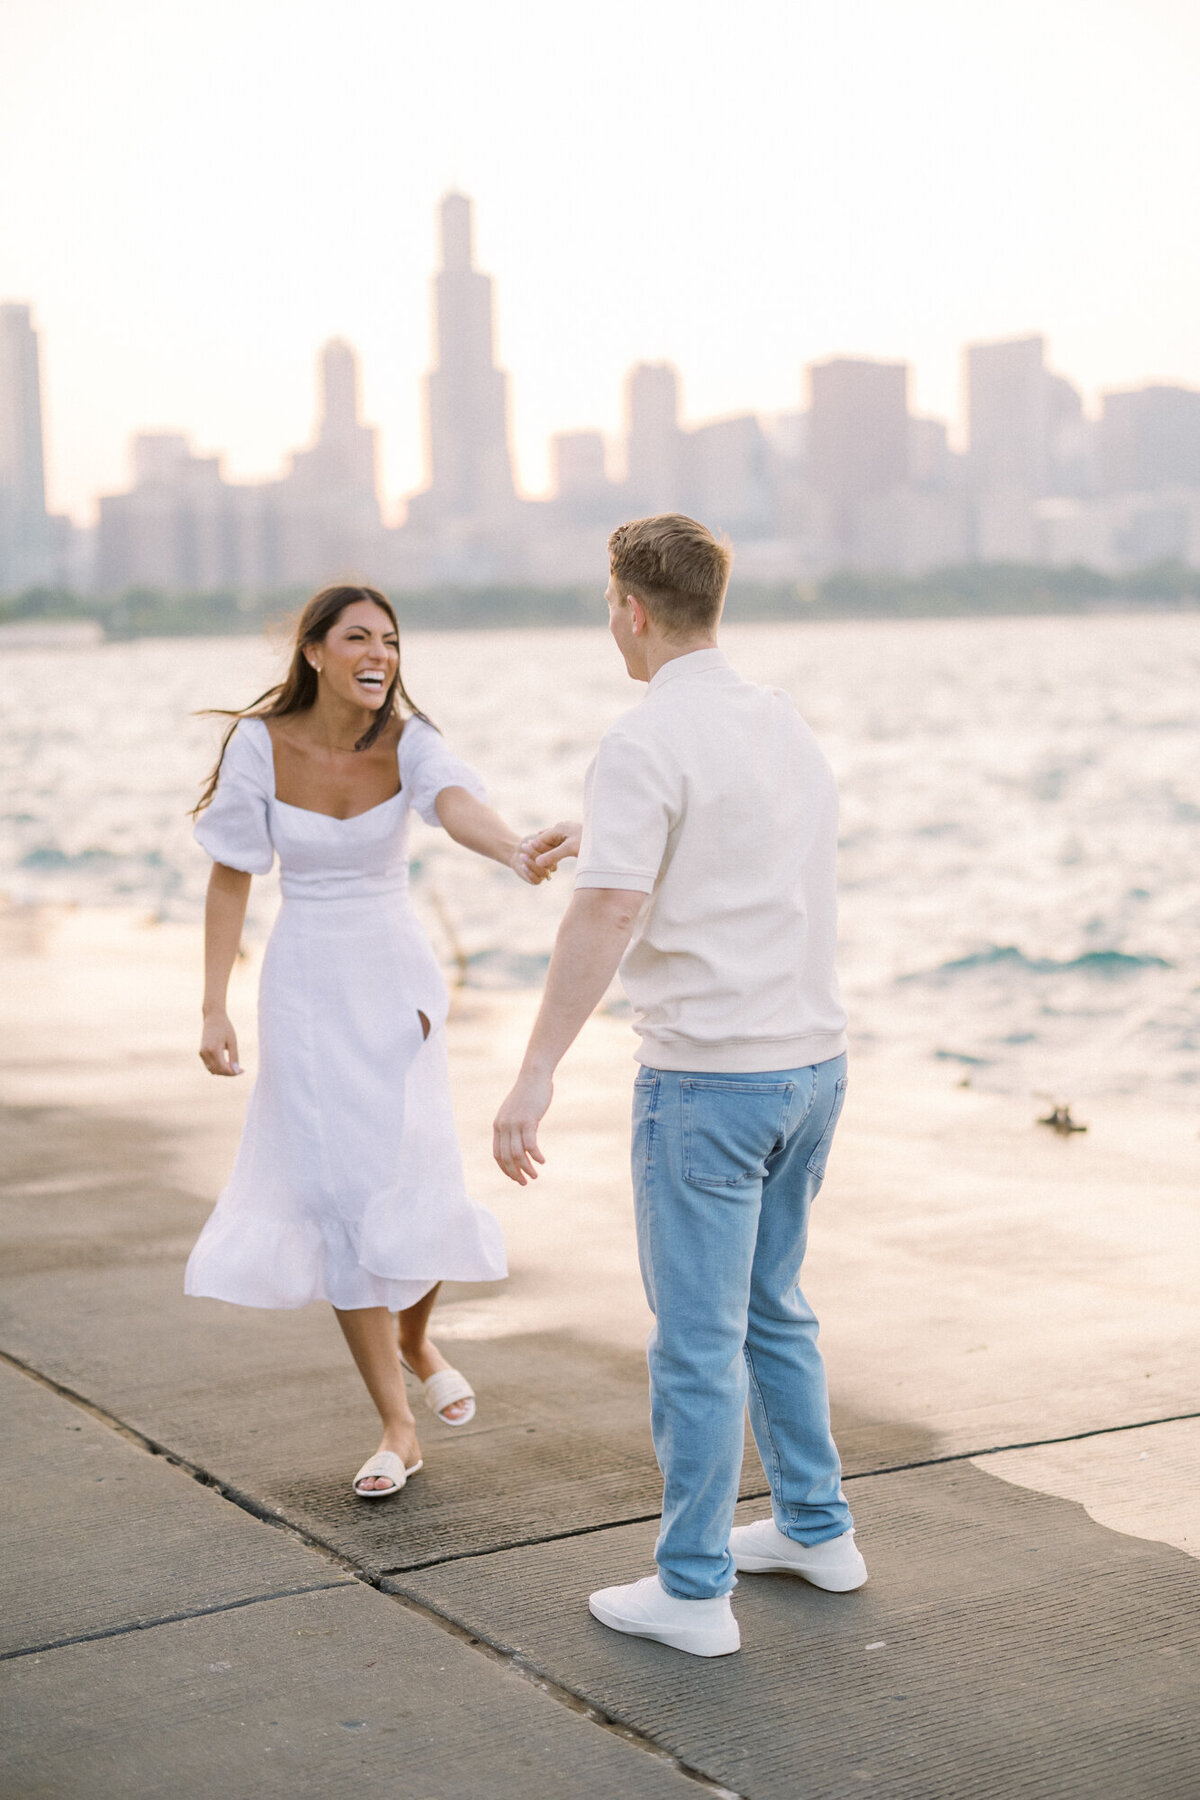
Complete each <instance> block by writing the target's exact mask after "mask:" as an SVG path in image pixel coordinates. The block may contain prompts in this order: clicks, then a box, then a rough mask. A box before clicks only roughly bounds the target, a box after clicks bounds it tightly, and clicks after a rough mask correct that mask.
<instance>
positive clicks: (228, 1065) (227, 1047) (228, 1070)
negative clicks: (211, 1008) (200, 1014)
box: [200, 1012, 242, 1075]
mask: <svg viewBox="0 0 1200 1800" xmlns="http://www.w3.org/2000/svg"><path fill="white" fill-rule="evenodd" d="M200 1061H201V1062H202V1063H203V1064H204V1066H205V1068H206V1069H207V1070H208V1072H209V1074H210V1075H240V1074H241V1072H242V1065H241V1064H240V1063H239V1061H238V1047H237V1033H236V1031H235V1030H234V1029H233V1026H232V1024H231V1023H230V1020H229V1015H228V1013H223V1012H222V1013H209V1015H208V1017H207V1018H206V1019H205V1021H204V1030H203V1031H202V1032H201V1034H200Z"/></svg>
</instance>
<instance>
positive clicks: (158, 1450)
mask: <svg viewBox="0 0 1200 1800" xmlns="http://www.w3.org/2000/svg"><path fill="white" fill-rule="evenodd" d="M0 1363H7V1364H8V1366H9V1367H10V1368H12V1369H16V1370H17V1372H18V1373H19V1374H21V1375H27V1376H28V1377H29V1379H30V1380H31V1381H35V1382H37V1384H38V1385H39V1387H44V1388H48V1389H49V1390H50V1392H51V1393H52V1394H57V1395H58V1396H59V1397H60V1399H63V1400H68V1401H70V1403H71V1405H72V1406H77V1407H78V1408H79V1410H80V1411H81V1412H84V1413H86V1414H87V1415H88V1417H89V1418H92V1419H95V1421H96V1423H97V1424H98V1425H104V1426H106V1427H107V1428H108V1429H109V1430H110V1431H112V1432H115V1433H116V1435H117V1436H118V1437H120V1438H123V1439H124V1440H125V1442H126V1443H127V1444H132V1446H133V1447H134V1449H135V1450H141V1451H143V1452H144V1453H145V1454H146V1455H147V1456H153V1457H157V1458H158V1459H159V1460H160V1461H162V1462H165V1463H169V1464H170V1465H171V1467H172V1468H176V1469H180V1470H182V1472H183V1473H184V1474H185V1475H187V1476H189V1477H190V1478H191V1479H192V1480H193V1481H194V1482H196V1484H197V1485H198V1486H199V1487H206V1488H211V1489H212V1491H213V1492H214V1493H215V1494H219V1495H220V1497H221V1499H222V1500H228V1501H229V1502H230V1503H231V1504H232V1505H234V1506H236V1507H238V1508H239V1509H240V1510H241V1511H242V1512H245V1513H249V1514H250V1517H251V1518H253V1519H257V1520H258V1521H259V1523H260V1524H262V1525H270V1526H273V1527H274V1529H275V1530H276V1531H282V1532H283V1533H284V1534H285V1536H287V1537H290V1538H292V1539H294V1541H295V1542H296V1543H298V1544H303V1545H304V1546H305V1548H306V1549H308V1550H316V1551H319V1552H320V1554H321V1555H322V1556H323V1557H324V1558H325V1559H326V1561H328V1562H332V1563H334V1564H336V1566H337V1567H338V1568H339V1569H341V1570H343V1571H344V1572H345V1573H346V1574H347V1575H350V1576H352V1577H353V1578H354V1580H356V1581H365V1582H368V1583H369V1584H370V1585H371V1586H375V1585H377V1583H375V1582H374V1580H373V1579H372V1577H370V1576H369V1575H367V1574H366V1573H365V1572H364V1571H363V1569H362V1568H361V1567H360V1565H359V1564H358V1563H356V1562H353V1561H352V1560H351V1559H350V1557H348V1556H345V1555H343V1553H342V1552H341V1551H340V1550H338V1549H336V1548H335V1547H334V1545H332V1544H329V1543H326V1542H325V1541H324V1539H322V1538H320V1537H318V1536H317V1535H316V1533H315V1532H311V1531H307V1530H305V1529H303V1528H302V1527H301V1526H299V1525H294V1524H293V1523H292V1521H291V1520H290V1519H287V1518H285V1517H284V1516H283V1514H282V1513H279V1512H277V1511H275V1510H274V1509H273V1508H271V1507H269V1506H264V1504H263V1502H262V1501H261V1500H257V1499H255V1497H254V1495H253V1494H247V1493H243V1491H242V1490H241V1489H240V1488H237V1487H234V1486H233V1485H232V1484H231V1483H229V1482H225V1481H221V1480H219V1479H218V1477H217V1476H215V1475H213V1474H211V1473H210V1472H209V1471H208V1470H207V1469H203V1468H201V1467H200V1465H199V1464H198V1463H194V1462H189V1461H188V1459H187V1458H186V1457H185V1456H180V1455H178V1454H177V1453H176V1452H175V1451H174V1450H170V1449H168V1448H167V1446H166V1445H165V1444H160V1443H157V1442H156V1441H155V1439H154V1438H150V1437H147V1436H146V1434H145V1433H144V1432H142V1431H138V1430H137V1429H136V1427H134V1426H132V1425H127V1424H126V1423H125V1421H124V1420H123V1419H118V1418H117V1417H116V1415H115V1414H114V1413H110V1412H106V1411H105V1409H104V1407H102V1406H97V1405H96V1403H95V1402H94V1401H92V1400H88V1399H86V1398H85V1396H84V1395H83V1394H80V1393H77V1392H76V1390H75V1389H74V1388H69V1387H67V1386H66V1385H65V1384H64V1383H63V1382H61V1381H55V1379H54V1377H53V1376H52V1375H44V1374H43V1373H42V1371H41V1370H40V1369H35V1368H34V1367H33V1366H32V1365H31V1364H30V1363H27V1362H23V1361H22V1360H21V1358H20V1357H19V1356H13V1354H12V1353H11V1351H8V1350H0Z"/></svg>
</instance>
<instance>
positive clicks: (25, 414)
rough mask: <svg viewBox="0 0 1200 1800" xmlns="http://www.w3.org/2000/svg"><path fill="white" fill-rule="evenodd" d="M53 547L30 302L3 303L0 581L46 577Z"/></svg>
mask: <svg viewBox="0 0 1200 1800" xmlns="http://www.w3.org/2000/svg"><path fill="white" fill-rule="evenodd" d="M48 550H49V526H48V521H47V518H46V479H45V470H44V466H43V459H42V396H41V381H40V377H39V372H38V340H37V332H36V331H35V330H34V329H33V322H32V320H31V318H30V314H29V308H28V307H27V306H23V305H20V304H18V303H16V302H12V301H10V302H8V303H6V304H4V305H2V306H0V587H5V588H8V587H17V586H20V585H22V584H23V583H25V582H34V581H40V580H43V579H44V578H45V573H46V564H47V556H48Z"/></svg>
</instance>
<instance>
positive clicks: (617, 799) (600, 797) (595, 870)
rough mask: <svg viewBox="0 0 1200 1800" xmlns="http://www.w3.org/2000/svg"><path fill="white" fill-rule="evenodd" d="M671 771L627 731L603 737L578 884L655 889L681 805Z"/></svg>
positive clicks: (587, 801) (589, 795) (591, 774)
mask: <svg viewBox="0 0 1200 1800" xmlns="http://www.w3.org/2000/svg"><path fill="white" fill-rule="evenodd" d="M672 787H673V784H672V781H671V778H670V772H669V771H668V770H666V769H664V768H663V767H662V766H661V762H660V759H658V758H656V757H655V755H654V753H653V750H652V749H651V748H649V747H648V746H646V745H643V744H638V743H635V742H634V741H633V740H632V739H630V738H628V737H626V736H625V735H624V733H623V732H621V731H610V732H609V733H608V734H607V736H605V737H604V738H602V739H601V740H600V748H599V749H598V750H597V752H596V757H595V761H594V762H593V763H592V766H591V768H590V769H589V770H588V780H587V791H586V794H585V796H584V809H583V840H582V842H581V844H580V846H579V865H578V872H577V874H576V876H575V886H576V887H577V888H580V887H584V888H588V887H592V888H598V887H602V888H628V889H631V890H632V891H633V892H635V893H639V894H648V893H650V892H651V891H652V890H653V887H654V884H655V882H656V881H657V880H658V876H659V871H660V869H661V868H662V863H663V857H664V856H665V855H666V850H667V840H668V838H669V837H670V834H671V827H672V824H673V823H674V818H675V814H676V812H677V810H678V809H677V806H676V804H675V802H674V797H673V793H672Z"/></svg>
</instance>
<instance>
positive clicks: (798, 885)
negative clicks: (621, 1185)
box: [575, 650, 846, 1074]
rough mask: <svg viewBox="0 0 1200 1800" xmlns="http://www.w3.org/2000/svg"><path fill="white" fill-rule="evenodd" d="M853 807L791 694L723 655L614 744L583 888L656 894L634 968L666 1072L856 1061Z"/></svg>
mask: <svg viewBox="0 0 1200 1800" xmlns="http://www.w3.org/2000/svg"><path fill="white" fill-rule="evenodd" d="M836 855H837V790H836V788H835V785H834V779H833V771H832V770H831V769H830V767H829V764H828V763H827V762H826V760H825V757H824V755H823V753H822V751H821V749H820V747H819V745H818V744H817V741H816V739H815V737H814V736H813V734H812V732H811V731H810V730H809V728H808V726H807V725H806V724H805V723H804V720H803V719H802V718H801V717H800V715H799V713H798V712H797V711H796V708H795V707H794V706H793V704H792V702H791V700H790V699H789V698H788V696H787V695H786V694H783V693H780V692H778V691H777V690H775V689H771V688H761V687H756V686H754V684H753V683H752V682H749V681H743V680H742V678H741V676H740V675H738V674H736V673H735V671H734V670H733V669H731V668H730V666H729V664H728V663H727V662H726V660H725V657H724V656H723V654H722V653H721V651H720V650H696V651H693V652H691V654H689V655H687V656H679V657H676V658H675V659H674V660H673V661H672V662H669V663H666V664H665V665H664V666H663V667H662V668H661V669H660V670H659V671H658V673H657V675H655V677H654V679H653V680H652V681H651V682H650V685H649V688H648V689H647V692H646V695H645V698H644V699H643V700H642V702H641V704H640V705H639V706H635V707H634V708H633V710H632V712H628V713H626V714H625V716H624V717H623V718H621V719H618V721H617V723H616V724H615V725H614V726H613V727H612V729H611V730H610V731H608V732H607V733H606V734H605V736H604V737H603V738H602V739H601V742H600V747H599V749H598V750H597V752H596V756H595V759H594V760H593V762H592V765H591V768H590V769H589V770H588V774H587V784H586V788H585V792H584V825H583V841H582V843H581V845H580V849H579V870H578V874H577V875H576V877H575V885H576V887H580V888H596V887H599V888H629V889H633V890H634V891H635V892H638V893H643V894H648V895H649V896H650V899H649V903H648V905H647V906H646V907H644V908H643V911H642V914H641V917H640V919H639V921H638V924H637V927H636V929H635V933H634V937H633V939H632V941H631V943H630V945H629V948H628V950H627V951H626V953H625V957H624V959H623V961H622V964H621V981H622V985H623V986H624V988H625V992H626V993H627V994H628V996H629V1000H630V1003H631V1005H632V1007H633V1013H634V1029H635V1030H636V1031H637V1032H638V1034H639V1035H640V1037H641V1040H642V1041H641V1048H640V1049H639V1051H638V1053H637V1057H638V1061H639V1062H642V1063H646V1064H648V1065H649V1066H650V1067H652V1068H658V1069H695V1070H708V1071H716V1072H729V1073H737V1074H748V1073H754V1072H758V1071H761V1070H765V1069H793V1068H802V1067H806V1066H807V1065H808V1064H810V1063H818V1062H825V1061H826V1060H827V1059H828V1058H829V1057H831V1056H839V1055H840V1054H841V1053H842V1051H843V1050H845V1048H846V1014H845V1012H844V1010H843V1008H842V1003H841V999H840V996H839V994H838V989H837V980H836V977H835V975H834V968H833V959H834V948H835V944H836V939H837V901H836Z"/></svg>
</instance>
